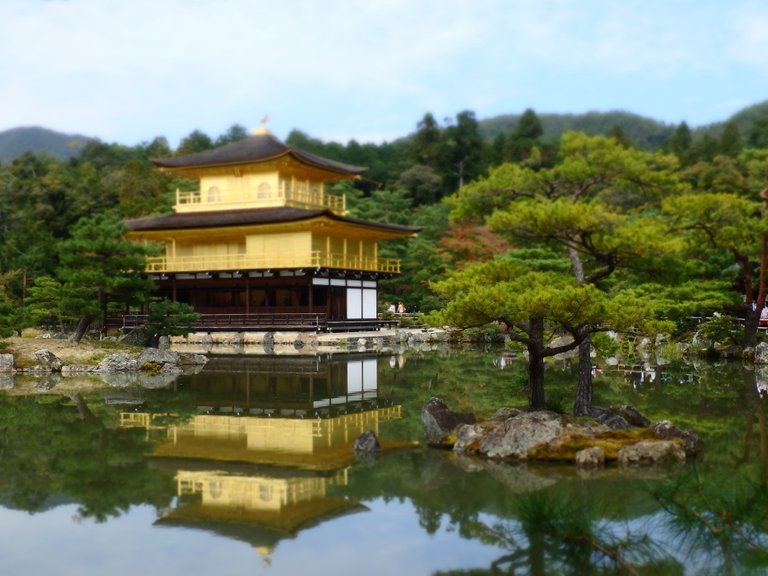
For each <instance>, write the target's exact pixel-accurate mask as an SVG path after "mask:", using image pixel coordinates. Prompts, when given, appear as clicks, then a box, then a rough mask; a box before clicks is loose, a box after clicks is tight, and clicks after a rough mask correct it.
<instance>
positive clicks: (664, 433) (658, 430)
mask: <svg viewBox="0 0 768 576" xmlns="http://www.w3.org/2000/svg"><path fill="white" fill-rule="evenodd" d="M650 428H651V430H652V431H653V433H654V434H655V435H656V436H657V437H658V438H661V439H663V440H679V441H681V442H682V447H683V450H685V454H686V456H696V455H698V454H699V452H701V446H702V441H701V436H699V435H698V434H697V433H696V432H694V431H692V430H681V429H680V428H677V427H676V426H675V425H674V424H672V422H670V421H669V420H661V421H659V422H654V423H653V424H651V426H650Z"/></svg>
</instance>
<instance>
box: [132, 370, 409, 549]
mask: <svg viewBox="0 0 768 576" xmlns="http://www.w3.org/2000/svg"><path fill="white" fill-rule="evenodd" d="M180 385H181V386H183V387H185V388H187V389H188V390H189V391H191V392H192V393H193V396H194V397H195V398H196V401H197V410H196V412H197V414H194V415H192V416H191V417H190V418H188V419H184V421H183V422H178V423H173V424H170V425H168V424H164V421H165V419H166V418H167V416H166V415H162V414H150V413H146V412H125V413H123V414H121V425H122V426H124V427H141V428H144V429H146V430H147V435H148V438H149V439H150V440H151V441H152V443H153V461H154V462H155V463H156V465H157V466H158V467H164V468H167V467H173V469H174V470H175V472H176V474H175V476H176V483H177V496H178V498H177V499H176V504H175V506H174V507H173V508H172V509H171V510H169V511H167V512H166V513H165V515H164V516H163V517H162V518H161V519H160V520H159V521H158V524H160V525H184V526H193V527H198V528H203V529H207V530H211V531H214V532H216V533H218V534H222V535H227V536H229V537H233V538H236V539H239V540H244V541H247V542H249V543H250V544H251V545H252V546H254V548H256V549H257V550H258V551H259V552H260V553H261V554H262V555H264V556H265V557H268V555H269V554H270V553H271V551H272V550H273V549H274V547H275V546H276V545H277V544H278V543H279V541H280V540H282V539H284V538H292V537H294V536H295V535H296V534H297V532H298V531H299V530H300V529H301V528H304V527H306V526H309V525H314V524H317V523H320V522H322V521H323V520H326V519H328V518H331V517H334V516H338V515H341V514H347V513H351V512H356V511H360V510H364V509H365V508H364V507H363V506H362V505H361V504H360V503H359V502H356V501H352V500H348V499H344V498H334V497H332V496H330V495H329V489H330V488H331V487H332V486H334V485H342V486H343V485H346V483H347V474H348V470H349V466H350V465H351V464H352V463H353V462H354V461H355V456H354V453H353V451H352V445H353V444H354V441H355V440H356V439H357V437H358V436H359V435H360V434H362V433H363V432H364V431H366V430H373V431H374V432H375V433H376V434H377V436H378V435H379V424H380V423H381V422H384V421H388V420H393V419H398V418H400V416H401V414H400V409H401V407H400V406H399V405H394V404H393V403H392V402H391V401H390V400H389V399H384V398H381V397H380V396H379V391H378V384H377V359H376V357H375V356H359V355H356V356H345V357H328V356H326V357H315V358H311V357H296V358H287V357H284V356H281V357H246V358H243V357H235V358H215V359H212V360H211V362H210V363H209V365H207V366H206V368H205V370H203V371H202V372H201V373H200V374H196V375H194V376H189V377H185V378H184V379H183V380H182V381H180Z"/></svg>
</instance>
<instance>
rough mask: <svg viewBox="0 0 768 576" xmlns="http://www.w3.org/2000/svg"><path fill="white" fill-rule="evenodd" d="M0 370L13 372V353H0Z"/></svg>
mask: <svg viewBox="0 0 768 576" xmlns="http://www.w3.org/2000/svg"><path fill="white" fill-rule="evenodd" d="M0 372H13V354H0Z"/></svg>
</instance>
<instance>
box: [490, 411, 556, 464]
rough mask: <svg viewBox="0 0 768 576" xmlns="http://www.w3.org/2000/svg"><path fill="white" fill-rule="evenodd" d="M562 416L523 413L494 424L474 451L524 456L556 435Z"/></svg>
mask: <svg viewBox="0 0 768 576" xmlns="http://www.w3.org/2000/svg"><path fill="white" fill-rule="evenodd" d="M562 431H563V423H562V418H561V417H560V416H559V415H558V414H555V413H554V412H549V411H546V410H542V411H538V412H524V413H522V414H520V415H518V416H515V417H513V418H508V419H507V420H505V421H504V422H503V423H501V424H500V425H499V426H496V427H495V428H494V429H493V430H492V431H491V432H490V433H489V434H487V435H486V436H485V438H483V439H482V440H481V442H480V445H479V449H478V451H479V452H480V453H481V454H482V455H484V456H486V457H488V458H495V459H499V458H501V459H506V458H516V459H527V458H528V456H529V455H530V454H531V453H532V452H533V451H535V449H536V448H539V447H542V446H545V445H548V444H549V443H550V442H552V441H554V440H556V439H557V438H559V437H560V435H561V433H562Z"/></svg>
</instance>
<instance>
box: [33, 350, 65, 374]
mask: <svg viewBox="0 0 768 576" xmlns="http://www.w3.org/2000/svg"><path fill="white" fill-rule="evenodd" d="M35 358H37V361H38V362H40V364H42V365H43V366H45V367H46V368H50V369H51V370H53V371H55V372H58V371H60V370H61V367H62V365H63V362H62V361H61V360H60V359H59V357H58V356H56V354H54V353H53V352H51V351H50V350H46V349H42V350H36V351H35Z"/></svg>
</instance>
